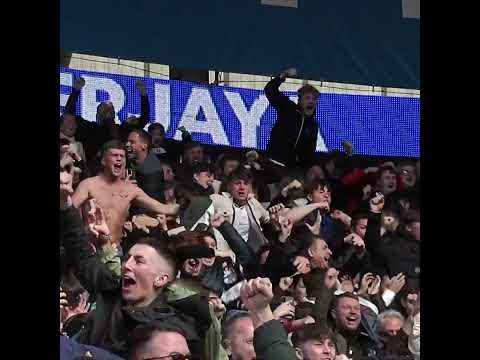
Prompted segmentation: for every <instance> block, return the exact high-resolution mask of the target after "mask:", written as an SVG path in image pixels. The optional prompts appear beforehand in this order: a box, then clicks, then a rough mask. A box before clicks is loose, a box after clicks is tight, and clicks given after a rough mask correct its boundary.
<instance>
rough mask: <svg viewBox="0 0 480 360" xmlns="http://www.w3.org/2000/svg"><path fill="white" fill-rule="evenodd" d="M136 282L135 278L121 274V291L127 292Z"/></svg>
mask: <svg viewBox="0 0 480 360" xmlns="http://www.w3.org/2000/svg"><path fill="white" fill-rule="evenodd" d="M136 284H137V282H136V281H135V279H134V278H133V277H132V276H130V275H126V274H125V275H123V276H122V292H129V291H131V290H132V288H133V287H134V286H135V285H136Z"/></svg>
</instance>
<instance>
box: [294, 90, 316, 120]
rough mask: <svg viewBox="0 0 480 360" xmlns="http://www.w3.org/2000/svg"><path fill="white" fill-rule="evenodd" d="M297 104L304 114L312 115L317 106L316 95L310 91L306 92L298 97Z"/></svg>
mask: <svg viewBox="0 0 480 360" xmlns="http://www.w3.org/2000/svg"><path fill="white" fill-rule="evenodd" d="M298 105H299V106H300V111H301V112H302V113H303V114H304V115H305V116H312V115H313V113H314V112H315V108H316V106H317V96H315V94H314V93H312V92H307V93H305V94H303V95H302V96H301V97H300V98H299V99H298Z"/></svg>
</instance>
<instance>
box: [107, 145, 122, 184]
mask: <svg viewBox="0 0 480 360" xmlns="http://www.w3.org/2000/svg"><path fill="white" fill-rule="evenodd" d="M125 163H126V160H125V150H123V149H108V150H106V151H105V154H104V155H103V159H102V165H103V166H104V171H105V172H106V173H107V174H108V175H110V176H112V177H114V178H120V177H121V176H123V174H124V172H125Z"/></svg>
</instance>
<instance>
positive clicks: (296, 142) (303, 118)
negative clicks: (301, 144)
mask: <svg viewBox="0 0 480 360" xmlns="http://www.w3.org/2000/svg"><path fill="white" fill-rule="evenodd" d="M304 123H305V117H304V116H303V115H302V125H301V126H300V131H299V132H298V136H297V140H296V141H295V146H294V147H293V148H294V149H296V148H297V144H298V140H300V135H301V134H302V130H303V124H304Z"/></svg>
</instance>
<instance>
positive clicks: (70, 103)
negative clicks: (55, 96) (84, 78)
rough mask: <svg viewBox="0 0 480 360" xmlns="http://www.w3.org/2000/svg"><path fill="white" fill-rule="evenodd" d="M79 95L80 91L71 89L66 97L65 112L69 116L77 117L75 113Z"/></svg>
mask: <svg viewBox="0 0 480 360" xmlns="http://www.w3.org/2000/svg"><path fill="white" fill-rule="evenodd" d="M79 95H80V91H78V90H77V89H73V90H72V92H71V94H70V96H69V97H68V100H67V104H66V105H65V112H68V113H70V114H73V115H75V116H77V114H76V111H77V101H78V96H79Z"/></svg>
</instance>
